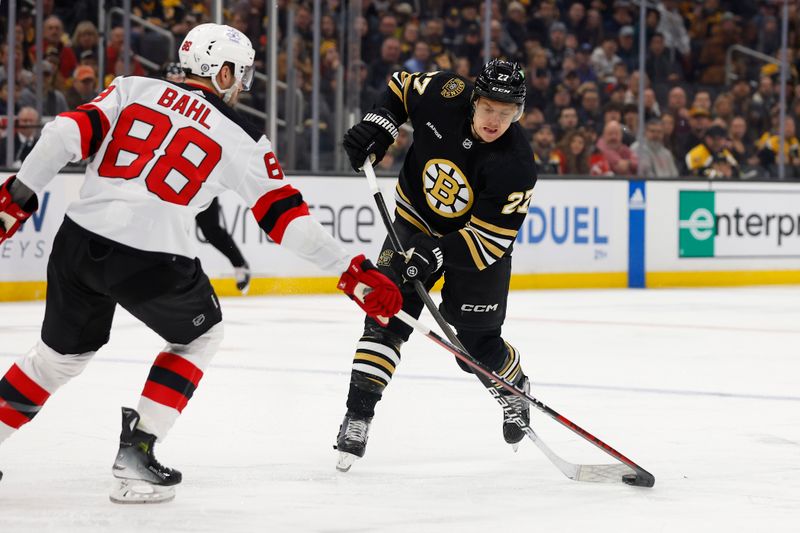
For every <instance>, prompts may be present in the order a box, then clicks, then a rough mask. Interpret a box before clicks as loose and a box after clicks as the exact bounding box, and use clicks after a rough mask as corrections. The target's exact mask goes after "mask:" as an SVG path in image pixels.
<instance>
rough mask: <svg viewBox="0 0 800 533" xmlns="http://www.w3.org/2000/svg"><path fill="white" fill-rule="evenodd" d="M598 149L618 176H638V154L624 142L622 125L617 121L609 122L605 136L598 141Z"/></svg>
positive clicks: (605, 128) (604, 129) (604, 130)
mask: <svg viewBox="0 0 800 533" xmlns="http://www.w3.org/2000/svg"><path fill="white" fill-rule="evenodd" d="M597 148H598V149H599V150H600V152H602V154H603V156H604V157H605V158H606V160H607V161H608V164H609V166H610V167H611V170H612V172H614V174H616V175H617V176H632V175H635V174H636V169H637V164H638V160H637V158H636V153H635V152H633V150H631V149H630V147H628V146H625V144H624V143H623V142H622V125H621V124H620V123H619V122H617V121H616V120H612V121H610V122H607V123H606V125H605V127H604V128H603V135H602V136H601V137H600V139H598V140H597Z"/></svg>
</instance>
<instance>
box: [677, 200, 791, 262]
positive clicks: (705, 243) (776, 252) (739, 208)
mask: <svg viewBox="0 0 800 533" xmlns="http://www.w3.org/2000/svg"><path fill="white" fill-rule="evenodd" d="M678 211H679V223H678V256H679V257H681V258H693V257H720V258H723V257H740V258H754V257H800V192H798V191H767V190H760V191H759V190H742V191H734V190H730V191H686V190H682V191H680V194H679V205H678Z"/></svg>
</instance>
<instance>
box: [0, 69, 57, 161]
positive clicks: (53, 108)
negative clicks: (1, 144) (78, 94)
mask: <svg viewBox="0 0 800 533" xmlns="http://www.w3.org/2000/svg"><path fill="white" fill-rule="evenodd" d="M39 68H40V69H41V71H42V114H43V115H44V116H47V117H54V116H56V115H59V114H61V113H64V112H66V111H69V106H67V99H66V97H64V93H62V92H61V91H59V90H58V89H56V85H55V82H56V80H55V74H56V68H55V67H54V66H53V64H52V63H50V62H49V61H42V62H41V63H40V64H39ZM19 105H20V107H33V108H36V94H34V93H33V92H32V91H28V92H27V93H22V94H20V102H19ZM0 163H2V159H0Z"/></svg>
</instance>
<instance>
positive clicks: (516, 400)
mask: <svg viewBox="0 0 800 533" xmlns="http://www.w3.org/2000/svg"><path fill="white" fill-rule="evenodd" d="M515 385H516V386H517V387H518V388H520V389H522V390H523V391H525V392H526V393H529V392H530V390H531V384H530V381H529V380H528V377H527V376H526V375H524V374H522V375H521V379H519V380H518V381H517V383H515ZM505 398H506V401H507V402H508V403H509V405H510V406H511V409H512V411H513V414H512V415H511V416H509V415H508V414H506V412H505V411H503V438H504V439H505V440H506V442H507V443H509V444H510V445H511V447H512V448H513V449H514V451H515V452H516V451H517V450H518V449H519V443H520V441H521V440H522V439H523V438H525V432H524V431H522V429H520V427H519V426H518V425H517V424H516V423H515V422H514V420H513V417H515V416H519V417H520V418H521V419H522V420H523V421H524V422H525V424H529V423H530V420H531V415H530V405H529V404H528V402H527V401H526V400H523V399H522V398H520V397H519V396H516V395H513V394H508V395H505Z"/></svg>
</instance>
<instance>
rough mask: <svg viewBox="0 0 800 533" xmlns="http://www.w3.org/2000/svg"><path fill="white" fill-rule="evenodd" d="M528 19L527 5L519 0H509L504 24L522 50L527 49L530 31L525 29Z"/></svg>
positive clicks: (509, 34)
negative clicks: (526, 40)
mask: <svg viewBox="0 0 800 533" xmlns="http://www.w3.org/2000/svg"><path fill="white" fill-rule="evenodd" d="M526 19H527V15H526V13H525V6H523V5H522V4H521V3H520V2H517V1H513V2H509V4H508V7H507V8H506V20H505V22H504V23H503V25H504V27H505V31H506V33H507V34H508V36H509V37H511V39H513V40H514V42H515V43H516V45H517V49H518V50H520V51H524V50H525V39H526V38H527V36H528V32H527V30H526V29H525V24H526V22H527V20H526ZM525 59H527V58H525Z"/></svg>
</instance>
